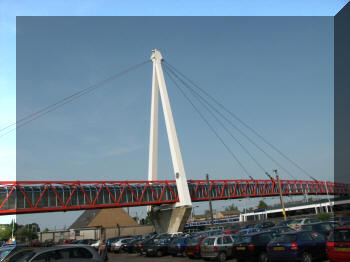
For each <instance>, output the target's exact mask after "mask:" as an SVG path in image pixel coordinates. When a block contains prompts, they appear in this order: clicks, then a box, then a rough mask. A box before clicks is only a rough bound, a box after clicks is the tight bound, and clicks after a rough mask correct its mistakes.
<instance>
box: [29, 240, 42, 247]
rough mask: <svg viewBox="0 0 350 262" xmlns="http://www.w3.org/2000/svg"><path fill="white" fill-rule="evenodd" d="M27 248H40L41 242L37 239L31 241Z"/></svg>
mask: <svg viewBox="0 0 350 262" xmlns="http://www.w3.org/2000/svg"><path fill="white" fill-rule="evenodd" d="M29 246H31V247H40V246H41V242H40V240H39V239H33V240H31V241H30V242H29Z"/></svg>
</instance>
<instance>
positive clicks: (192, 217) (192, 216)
mask: <svg viewBox="0 0 350 262" xmlns="http://www.w3.org/2000/svg"><path fill="white" fill-rule="evenodd" d="M197 207H199V206H192V213H191V221H192V222H193V221H194V216H195V214H194V209H195V208H197Z"/></svg>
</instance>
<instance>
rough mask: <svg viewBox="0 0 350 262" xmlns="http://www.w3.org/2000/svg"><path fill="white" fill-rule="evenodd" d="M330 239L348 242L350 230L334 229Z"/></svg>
mask: <svg viewBox="0 0 350 262" xmlns="http://www.w3.org/2000/svg"><path fill="white" fill-rule="evenodd" d="M330 241H334V242H350V230H349V229H339V230H335V231H334V233H333V235H332V237H331V239H330Z"/></svg>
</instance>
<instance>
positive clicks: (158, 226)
mask: <svg viewBox="0 0 350 262" xmlns="http://www.w3.org/2000/svg"><path fill="white" fill-rule="evenodd" d="M191 210H192V207H191V206H179V207H175V205H172V206H169V207H168V208H156V207H153V208H152V210H151V211H150V218H151V221H152V223H153V225H154V228H155V230H156V232H157V233H158V234H160V233H175V232H183V230H184V227H185V224H186V222H187V220H188V218H189V217H190V215H191Z"/></svg>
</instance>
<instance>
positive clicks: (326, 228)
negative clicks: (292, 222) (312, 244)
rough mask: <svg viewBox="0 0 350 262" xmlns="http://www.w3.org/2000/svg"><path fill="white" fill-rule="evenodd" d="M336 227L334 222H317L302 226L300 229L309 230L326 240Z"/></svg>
mask: <svg viewBox="0 0 350 262" xmlns="http://www.w3.org/2000/svg"><path fill="white" fill-rule="evenodd" d="M336 226H337V224H336V223H334V222H318V223H312V224H307V225H302V226H301V229H303V230H310V231H316V232H319V233H322V234H323V235H324V236H325V237H326V238H328V236H329V233H330V232H331V231H332V230H333V228H335V227H336Z"/></svg>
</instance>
